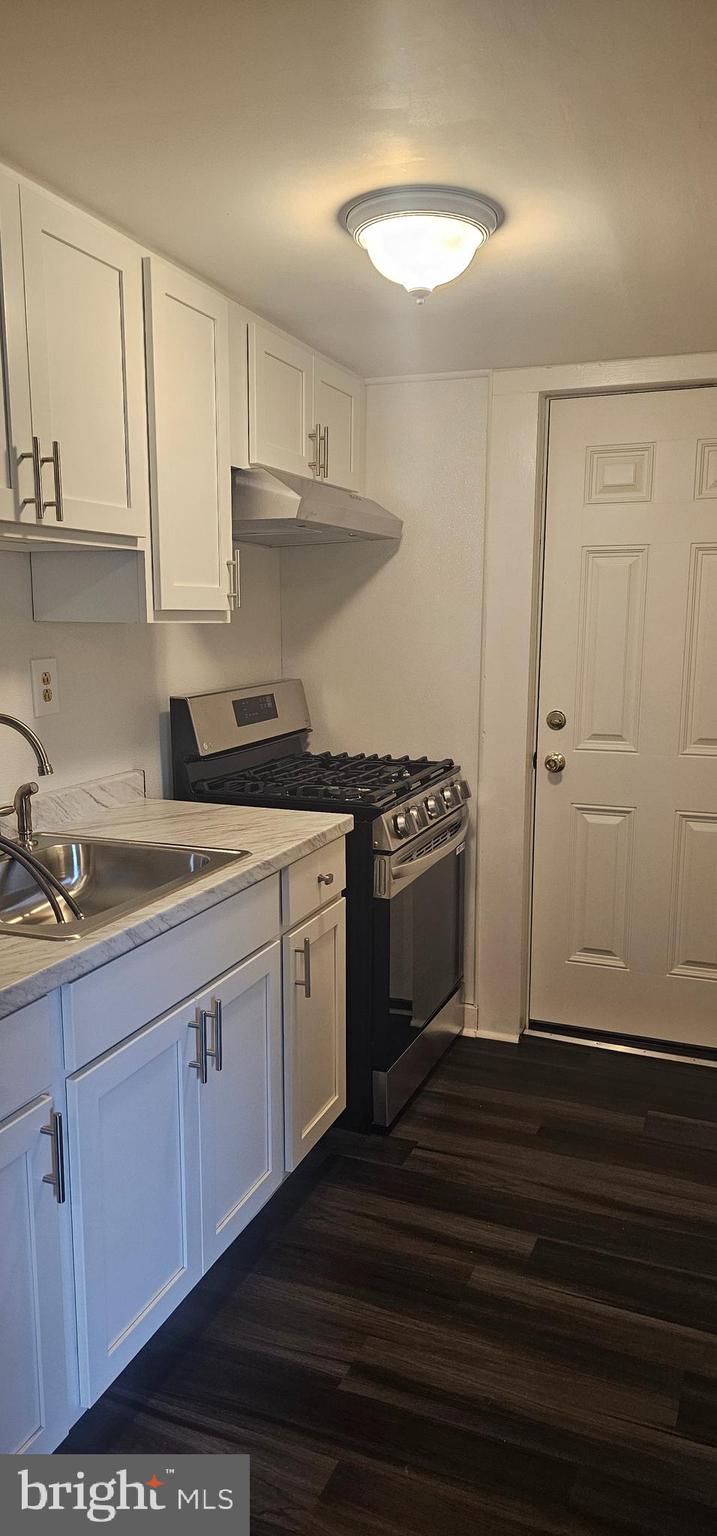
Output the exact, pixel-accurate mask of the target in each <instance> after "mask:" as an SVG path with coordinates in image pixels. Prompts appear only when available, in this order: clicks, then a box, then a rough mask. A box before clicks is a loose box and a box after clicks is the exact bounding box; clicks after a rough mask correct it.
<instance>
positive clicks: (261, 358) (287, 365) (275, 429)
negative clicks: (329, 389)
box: [249, 320, 314, 475]
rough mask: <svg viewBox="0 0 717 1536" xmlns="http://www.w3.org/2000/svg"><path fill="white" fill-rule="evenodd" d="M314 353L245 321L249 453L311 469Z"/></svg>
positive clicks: (302, 471)
mask: <svg viewBox="0 0 717 1536" xmlns="http://www.w3.org/2000/svg"><path fill="white" fill-rule="evenodd" d="M313 374H314V354H313V352H312V351H311V348H310V347H304V346H302V345H301V343H300V342H298V341H293V340H292V338H291V337H290V336H284V335H282V333H281V332H280V331H274V330H272V328H271V326H269V325H262V323H261V321H259V320H252V321H250V323H249V458H250V461H251V463H252V464H267V465H269V467H270V468H271V469H285V470H287V471H288V472H289V473H290V474H294V475H309V474H311V468H310V460H311V459H312V458H313V456H314V455H313V445H312V442H311V440H310V438H309V433H310V432H311V431H312V430H313V413H312V393H313Z"/></svg>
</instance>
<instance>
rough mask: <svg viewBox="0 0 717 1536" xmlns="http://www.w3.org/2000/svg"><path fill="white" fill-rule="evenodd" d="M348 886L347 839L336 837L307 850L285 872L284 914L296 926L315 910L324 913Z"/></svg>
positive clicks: (290, 925) (285, 922)
mask: <svg viewBox="0 0 717 1536" xmlns="http://www.w3.org/2000/svg"><path fill="white" fill-rule="evenodd" d="M345 885H346V840H345V838H343V837H338V838H336V840H335V842H333V843H326V844H325V845H324V847H323V848H317V849H316V850H315V852H314V853H307V855H306V857H305V858H303V859H298V860H297V862H296V864H290V865H289V867H288V869H284V870H282V874H281V917H282V923H283V926H284V927H285V928H293V926H294V924H295V923H300V922H302V921H303V919H304V918H305V917H310V916H311V913H312V912H320V911H321V908H322V907H327V906H328V905H329V902H331V901H335V900H336V897H337V896H340V895H341V893H342V891H343V890H344V887H345Z"/></svg>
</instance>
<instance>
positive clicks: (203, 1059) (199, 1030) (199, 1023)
mask: <svg viewBox="0 0 717 1536" xmlns="http://www.w3.org/2000/svg"><path fill="white" fill-rule="evenodd" d="M187 1027H188V1029H193V1030H194V1031H195V1033H196V1036H197V1055H196V1059H195V1060H194V1061H190V1063H189V1065H190V1067H194V1068H195V1069H196V1073H197V1076H198V1078H199V1081H200V1083H206V1081H207V1077H208V1072H207V1015H206V1013H205V1012H204V1009H203V1008H197V1009H196V1010H195V1014H194V1018H193V1020H192V1022H191V1024H189V1025H188V1026H187Z"/></svg>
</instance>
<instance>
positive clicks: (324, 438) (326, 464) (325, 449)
mask: <svg viewBox="0 0 717 1536" xmlns="http://www.w3.org/2000/svg"><path fill="white" fill-rule="evenodd" d="M321 441H322V443H323V463H322V466H321V470H320V473H321V474H323V477H324V480H328V478H329V429H328V427H324V430H323V432H322V434H321Z"/></svg>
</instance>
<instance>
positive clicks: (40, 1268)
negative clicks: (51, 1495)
mask: <svg viewBox="0 0 717 1536" xmlns="http://www.w3.org/2000/svg"><path fill="white" fill-rule="evenodd" d="M52 1110H53V1101H52V1099H51V1097H50V1095H49V1094H42V1095H41V1096H40V1097H39V1098H37V1099H35V1100H34V1101H33V1102H32V1103H31V1104H28V1105H27V1106H26V1107H25V1108H24V1109H22V1110H19V1111H18V1113H17V1114H15V1115H10V1116H9V1117H8V1119H6V1120H3V1121H2V1122H1V1123H0V1234H2V1238H1V1240H0V1454H8V1453H13V1452H22V1453H24V1454H26V1453H27V1452H30V1451H35V1452H37V1451H52V1450H54V1448H55V1446H56V1445H58V1444H59V1442H60V1441H61V1440H62V1439H64V1436H65V1435H66V1433H67V1431H68V1429H69V1426H70V1419H71V1411H70V1406H69V1383H68V1372H67V1358H66V1338H65V1308H64V1300H63V1282H62V1260H61V1251H60V1220H61V1205H60V1203H59V1202H58V1198H57V1197H58V1195H61V1194H62V1189H61V1186H60V1185H59V1180H58V1174H57V1169H58V1166H59V1165H58V1161H57V1160H58V1156H61V1145H60V1144H59V1143H58V1142H55V1144H54V1145H53V1136H52V1135H44V1134H43V1129H44V1128H45V1127H49V1128H50V1129H51V1130H52V1131H53V1132H54V1134H55V1135H57V1134H58V1132H59V1133H61V1132H60V1127H53V1124H52V1118H51V1116H52ZM53 1173H54V1174H55V1184H56V1186H57V1188H55V1187H53V1185H52V1184H49V1183H46V1182H45V1175H49V1174H53Z"/></svg>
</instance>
